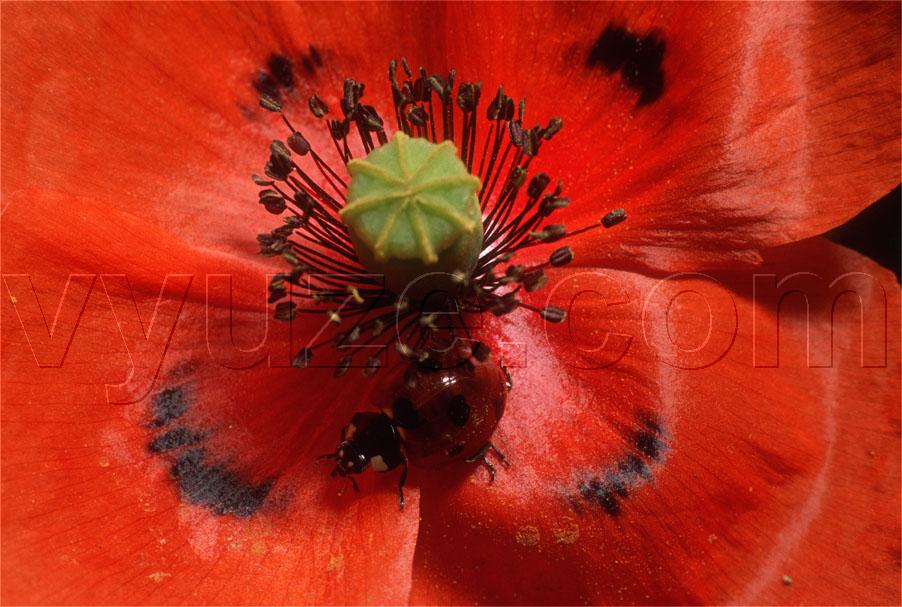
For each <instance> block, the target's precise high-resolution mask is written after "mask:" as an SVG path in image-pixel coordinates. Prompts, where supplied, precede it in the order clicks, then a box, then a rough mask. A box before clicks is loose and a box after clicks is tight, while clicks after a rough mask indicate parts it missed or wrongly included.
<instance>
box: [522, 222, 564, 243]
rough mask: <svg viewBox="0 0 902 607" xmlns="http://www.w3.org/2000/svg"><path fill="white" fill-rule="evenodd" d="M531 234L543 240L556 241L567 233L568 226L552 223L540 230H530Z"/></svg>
mask: <svg viewBox="0 0 902 607" xmlns="http://www.w3.org/2000/svg"><path fill="white" fill-rule="evenodd" d="M530 235H531V236H532V237H534V238H536V239H537V240H541V241H542V242H555V241H558V240H560V239H561V238H563V237H564V236H566V235H567V228H565V227H564V225H563V224H560V223H552V224H549V225H547V226H545V227H544V228H542V229H541V230H539V231H538V232H530Z"/></svg>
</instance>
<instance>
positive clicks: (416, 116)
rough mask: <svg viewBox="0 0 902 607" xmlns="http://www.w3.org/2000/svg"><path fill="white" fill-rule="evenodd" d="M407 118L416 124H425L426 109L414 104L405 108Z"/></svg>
mask: <svg viewBox="0 0 902 607" xmlns="http://www.w3.org/2000/svg"><path fill="white" fill-rule="evenodd" d="M407 119H408V120H410V122H411V123H412V124H415V125H416V126H426V123H427V122H428V120H429V115H428V114H427V113H426V110H424V109H423V108H421V107H420V106H418V105H415V106H413V107H411V108H410V109H409V110H407Z"/></svg>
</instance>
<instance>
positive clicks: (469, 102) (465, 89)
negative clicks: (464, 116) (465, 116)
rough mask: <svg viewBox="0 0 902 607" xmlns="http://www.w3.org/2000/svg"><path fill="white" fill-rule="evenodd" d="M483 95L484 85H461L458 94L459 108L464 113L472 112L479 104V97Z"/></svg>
mask: <svg viewBox="0 0 902 607" xmlns="http://www.w3.org/2000/svg"><path fill="white" fill-rule="evenodd" d="M481 94H482V85H481V84H473V83H470V82H465V83H463V84H461V85H460V90H459V91H458V92H457V106H458V107H459V108H460V109H461V110H463V111H464V112H467V113H469V112H472V111H474V110H475V109H476V106H477V105H478V104H479V96H480V95H481Z"/></svg>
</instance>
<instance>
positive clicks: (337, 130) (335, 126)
mask: <svg viewBox="0 0 902 607" xmlns="http://www.w3.org/2000/svg"><path fill="white" fill-rule="evenodd" d="M350 128H351V125H350V124H349V123H348V122H347V121H346V120H330V121H329V132H330V133H331V134H332V137H333V138H334V139H338V140H341V139H344V138H345V137H346V136H347V135H348V131H349V130H350Z"/></svg>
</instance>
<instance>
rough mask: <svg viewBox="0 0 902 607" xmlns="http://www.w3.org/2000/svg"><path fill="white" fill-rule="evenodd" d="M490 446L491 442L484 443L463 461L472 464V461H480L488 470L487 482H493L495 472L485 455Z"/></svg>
mask: <svg viewBox="0 0 902 607" xmlns="http://www.w3.org/2000/svg"><path fill="white" fill-rule="evenodd" d="M491 446H492V444H491V443H486V444H485V445H483V446H482V448H481V449H480V450H479V451H477V452H476V453H475V454H474V455H471V456H470V457H468V458H467V459H466V460H464V461H466V462H467V463H468V464H472V463H474V462H480V463H482V465H483V466H485V467H486V468H487V469H488V471H489V483H494V482H495V472H496V470H495V466H493V465H492V462H490V461H489V459H488V458H487V457H486V456H485V454H486V452H487V451H488V450H489V447H491Z"/></svg>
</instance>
